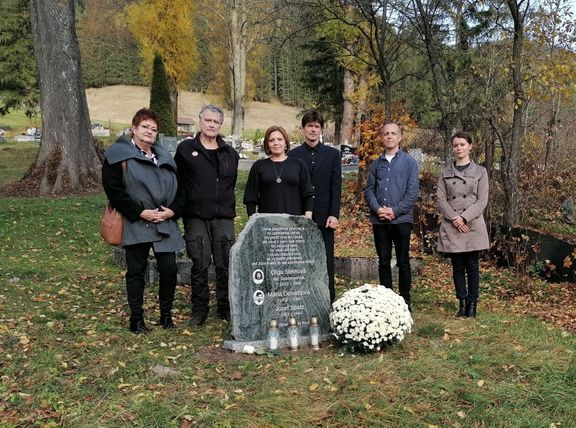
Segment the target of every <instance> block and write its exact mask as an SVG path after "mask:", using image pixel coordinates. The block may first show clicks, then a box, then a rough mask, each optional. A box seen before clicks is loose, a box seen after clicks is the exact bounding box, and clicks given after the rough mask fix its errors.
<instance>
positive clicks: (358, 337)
mask: <svg viewBox="0 0 576 428" xmlns="http://www.w3.org/2000/svg"><path fill="white" fill-rule="evenodd" d="M412 323H413V321H412V316H411V315H410V311H409V310H408V305H406V303H405V302H404V299H403V298H402V297H401V296H399V295H398V294H396V293H395V292H394V291H392V290H391V289H389V288H386V287H383V286H381V285H372V284H364V285H363V286H361V287H358V288H354V289H352V290H348V291H347V292H345V293H344V294H343V295H342V297H341V298H340V299H338V300H336V301H335V302H334V304H333V305H332V312H331V313H330V325H331V327H332V331H333V332H334V334H335V335H336V337H337V338H338V340H339V341H340V342H341V343H342V344H344V346H345V347H346V348H349V349H350V350H351V351H352V352H355V351H362V352H373V351H379V350H380V349H382V348H383V347H385V346H388V345H391V344H393V343H396V342H400V341H401V340H402V339H404V337H405V336H406V334H407V333H410V331H411V330H412Z"/></svg>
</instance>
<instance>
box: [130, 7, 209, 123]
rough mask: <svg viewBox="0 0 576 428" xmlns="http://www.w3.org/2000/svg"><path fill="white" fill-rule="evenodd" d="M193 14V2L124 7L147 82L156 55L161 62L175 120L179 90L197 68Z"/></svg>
mask: <svg viewBox="0 0 576 428" xmlns="http://www.w3.org/2000/svg"><path fill="white" fill-rule="evenodd" d="M194 13H195V2H192V1H189V0H140V1H137V2H134V3H132V4H130V5H129V6H127V7H126V17H127V20H128V26H129V28H130V31H131V32H132V34H133V35H134V38H135V39H136V40H137V42H138V45H139V47H140V55H141V57H142V59H143V65H142V69H141V70H140V71H141V73H142V74H143V75H144V76H145V77H146V78H147V79H150V77H151V72H152V63H153V61H154V57H155V55H159V56H161V57H162V59H163V60H164V66H165V67H166V75H167V76H168V80H169V82H170V89H171V99H172V106H173V109H174V117H175V118H177V117H178V90H179V89H180V88H181V87H182V85H183V84H184V83H185V82H186V81H187V80H188V79H189V77H190V76H191V75H192V74H194V72H195V71H196V69H197V59H198V49H197V43H196V35H195V32H194V28H193V24H192V23H193V17H194Z"/></svg>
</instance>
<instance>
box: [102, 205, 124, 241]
mask: <svg viewBox="0 0 576 428" xmlns="http://www.w3.org/2000/svg"><path fill="white" fill-rule="evenodd" d="M122 221H123V219H122V214H120V212H119V211H118V210H116V209H115V208H114V207H113V206H112V205H111V204H110V202H108V203H107V204H106V208H104V215H103V216H102V220H100V236H102V239H104V241H106V242H107V243H109V244H110V245H120V244H121V243H122Z"/></svg>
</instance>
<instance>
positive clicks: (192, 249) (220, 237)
mask: <svg viewBox="0 0 576 428" xmlns="http://www.w3.org/2000/svg"><path fill="white" fill-rule="evenodd" d="M184 230H185V233H184V238H185V239H186V251H187V253H188V257H190V259H191V260H192V269H191V272H190V276H191V279H190V282H191V284H190V286H191V289H192V293H191V303H192V313H193V314H199V315H207V314H208V309H209V308H208V303H209V301H210V291H209V288H208V267H209V266H210V259H212V261H213V262H214V268H215V271H216V301H217V304H218V314H219V315H220V316H226V315H228V314H230V302H229V301H228V265H229V262H230V248H231V247H232V245H233V244H234V220H233V219H228V218H224V219H213V220H202V219H199V218H186V219H184Z"/></svg>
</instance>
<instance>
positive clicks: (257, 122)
mask: <svg viewBox="0 0 576 428" xmlns="http://www.w3.org/2000/svg"><path fill="white" fill-rule="evenodd" d="M86 96H87V98H88V108H89V109H90V118H91V120H92V122H99V123H102V124H103V125H105V126H107V125H108V123H110V122H112V123H125V124H126V125H128V124H129V123H130V121H131V120H132V116H133V115H134V113H135V112H136V111H137V110H139V109H140V108H142V107H147V106H148V104H149V101H150V91H149V88H147V87H142V86H124V85H119V86H107V87H103V88H90V89H87V90H86ZM211 102H212V101H211V100H210V99H209V98H208V97H207V96H206V95H205V94H200V93H194V92H186V91H181V92H180V96H179V111H178V115H179V117H187V118H192V119H194V120H195V121H196V119H197V117H198V112H199V111H200V109H201V108H202V106H203V105H205V104H210V103H211ZM298 113H299V111H298V109H297V108H294V107H288V106H284V105H282V104H280V103H262V102H251V103H248V110H247V114H246V127H245V130H244V131H245V132H246V133H250V132H253V131H256V130H257V129H259V130H261V131H262V133H263V132H264V131H265V130H266V128H268V127H269V126H272V125H280V126H283V127H284V128H286V130H287V131H288V132H289V133H291V134H292V133H294V132H296V131H297V128H298V126H299V120H298ZM229 130H230V112H229V111H228V110H225V115H224V128H223V133H224V134H226V133H228V132H229Z"/></svg>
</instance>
